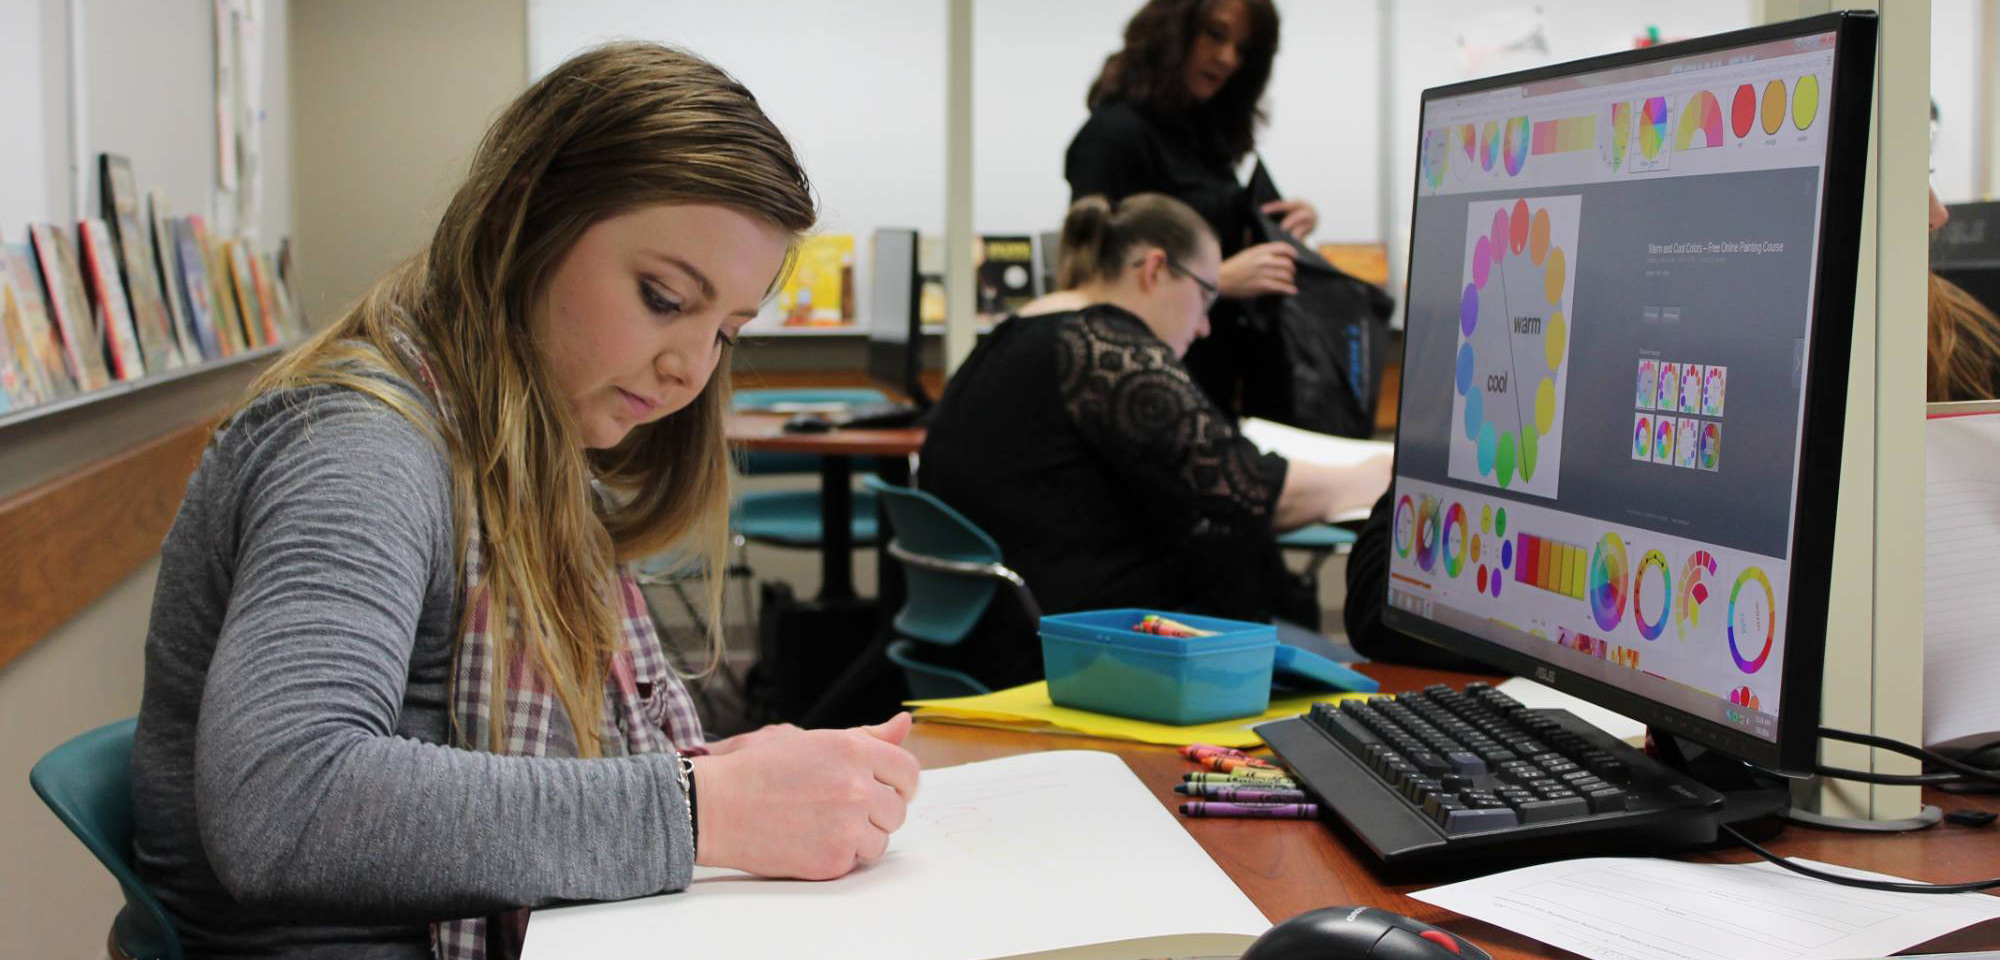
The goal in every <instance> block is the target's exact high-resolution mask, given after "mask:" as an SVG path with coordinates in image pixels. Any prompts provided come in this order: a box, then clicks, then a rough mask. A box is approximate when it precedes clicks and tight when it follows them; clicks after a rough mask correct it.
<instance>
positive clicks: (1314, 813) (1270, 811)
mask: <svg viewBox="0 0 2000 960" xmlns="http://www.w3.org/2000/svg"><path fill="white" fill-rule="evenodd" d="M1181 813H1182V814H1183V815H1185V816H1190V817H1242V818H1245V819H1258V820H1317V819H1319V804H1316V803H1268V804H1255V803H1251V804H1246V803H1217V802H1215V801H1211V800H1195V801H1192V802H1189V803H1183V804H1181Z"/></svg>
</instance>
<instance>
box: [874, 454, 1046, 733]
mask: <svg viewBox="0 0 2000 960" xmlns="http://www.w3.org/2000/svg"><path fill="white" fill-rule="evenodd" d="M867 486H868V487H869V488H870V489H871V490H873V491H874V492H875V494H876V496H878V497H880V498H881V501H882V508H883V509H884V510H885V511H887V512H888V514H889V524H890V526H891V527H892V528H893V529H894V531H895V536H894V538H893V539H891V540H890V541H889V547H888V550H889V555H890V556H891V557H894V558H895V559H896V560H897V561H898V562H900V563H901V564H902V566H903V577H904V580H905V581H906V582H907V584H908V590H907V591H906V594H905V596H904V599H903V606H902V608H901V609H899V610H897V611H896V616H895V618H894V619H893V620H891V621H890V627H891V631H892V634H893V637H892V639H891V640H890V641H889V645H888V647H887V649H886V651H885V652H886V654H887V656H888V658H889V660H890V661H891V662H892V663H894V664H896V665H897V666H899V667H901V668H903V673H904V675H905V676H906V677H908V678H909V681H910V692H911V694H913V695H914V696H916V697H917V698H919V699H929V698H933V697H958V696H967V695H970V694H977V693H987V692H990V691H989V688H988V687H987V686H986V684H984V683H981V682H980V681H979V680H978V679H976V678H974V677H972V676H969V675H967V674H965V673H964V672H962V671H959V670H954V669H951V668H950V667H946V666H941V665H939V664H936V663H933V662H931V661H930V660H929V659H928V658H926V657H925V655H924V654H925V647H932V648H944V647H952V646H956V645H957V644H958V643H960V642H961V641H963V640H964V639H965V638H966V637H968V636H970V635H971V634H972V630H973V627H974V626H976V625H977V624H978V623H979V620H980V617H982V616H984V615H985V613H986V609H987V607H989V606H991V605H992V603H993V597H994V595H996V594H998V593H1000V592H1002V591H1003V590H1004V591H1005V592H1006V593H1007V594H1008V596H1009V597H1010V598H1011V599H1010V602H1011V603H1013V604H1015V605H1016V607H1017V608H1018V609H1019V610H1020V612H1021V613H1023V614H1025V615H1026V622H1027V623H1031V624H1032V623H1036V622H1038V621H1039V620H1040V619H1041V615H1042V614H1041V608H1040V607H1039V606H1037V605H1036V603H1035V597H1034V594H1033V593H1032V592H1030V591H1029V590H1028V584H1027V582H1026V581H1024V580H1022V579H1021V575H1020V574H1018V573H1015V572H1014V571H1012V570H1010V569H1008V568H1007V567H1006V565H1005V564H1003V563H1002V562H1001V557H1000V545H999V544H997V543H994V542H993V538H992V537H989V536H987V535H986V531H984V530H981V529H979V526H978V525H977V524H975V523H973V522H972V521H970V520H967V519H966V518H965V515H964V514H961V513H959V512H958V511H957V510H953V509H952V508H951V507H950V506H949V505H947V504H946V503H945V502H944V501H942V500H939V499H938V498H937V497H934V496H932V495H930V494H928V493H925V492H923V491H921V490H913V489H910V488H908V487H899V486H895V485H893V484H889V483H884V482H882V481H881V480H880V479H878V478H872V477H871V478H869V480H868V481H867Z"/></svg>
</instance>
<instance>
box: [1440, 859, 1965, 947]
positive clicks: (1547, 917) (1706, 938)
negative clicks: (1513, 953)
mask: <svg viewBox="0 0 2000 960" xmlns="http://www.w3.org/2000/svg"><path fill="white" fill-rule="evenodd" d="M1798 862H1799V863H1802V864H1806V865H1808V866H1814V867H1818V868H1819V869H1822V870H1826V871H1830V872H1834V873H1840V874H1843V875H1847V876H1852V877H1859V878H1865V879H1872V880H1896V879H1898V878H1896V877H1888V876H1884V875H1882V874H1879V873H1867V872H1865V871H1860V870H1849V869H1846V868H1844V867H1835V866H1830V865H1827V864H1822V863H1815V862H1813V861H1810V860H1799V861H1798ZM1411 896H1412V897H1415V898H1416V899H1418V900H1422V901H1424V902H1425V903H1429V904H1434V905H1436V906H1440V907H1443V908H1445V909H1447V910H1451V911H1454V912H1456V913H1460V914H1463V915H1465V916H1468V917H1473V918H1475V919H1479V920H1484V921H1486V922H1487V923H1491V924H1493V925H1495V926H1498V927H1504V928H1506V929H1508V930H1512V931H1514V932H1516V933H1520V934H1525V935H1527V936H1529V937H1533V938H1535V939H1536V940H1540V941H1541V942H1543V943H1546V944H1549V945H1550V946H1555V947H1560V948H1562V949H1564V950H1569V951H1573V952H1575V953H1578V954H1582V955H1583V956H1586V957H1590V958H1592V960H1842V958H1848V957H1867V956H1884V955H1886V954H1890V953H1894V952H1896V951H1898V950H1902V949H1906V948H1908V947H1911V946H1914V945H1916V944H1919V943H1923V942H1924V941H1926V940H1931V939H1934V938H1936V937H1940V936H1943V935H1944V934H1947V933H1950V932H1952V931H1953V930H1957V929H1960V928H1962V927H1967V926H1971V925H1972V924H1975V923H1979V922H1981V921H1985V920H1992V919H1995V918H2000V897H1991V896H1987V895H1984V894H1977V893H1966V894H1956V895H1949V896H1941V895H1935V894H1920V893H1883V892H1880V891H1874V890H1862V889H1858V888H1855V887H1845V886H1840V885H1838V884H1834V883H1829V882H1826V881H1823V880H1814V879H1811V878H1809V877H1802V876H1798V875H1796V874H1792V873H1788V872H1786V871H1785V870H1783V869H1781V868H1779V867H1777V866H1774V865H1772V864H1768V863H1746V864H1713V863H1682V862H1679V861H1674V860H1653V859H1636V858H1634V859H1628V858H1613V857H1600V858H1591V859H1583V860H1565V861H1561V862H1558V863H1549V864H1541V865H1539V866H1533V867H1524V868H1522V869H1519V870H1510V871H1507V872H1505V873H1498V874H1494V875H1493V876H1490V877H1481V878H1479V879H1476V880H1465V881H1462V882H1459V883H1454V884H1450V885H1447V886H1442V887H1434V888H1432V889H1430V890H1425V891H1422V892H1420V893H1413V894H1411Z"/></svg>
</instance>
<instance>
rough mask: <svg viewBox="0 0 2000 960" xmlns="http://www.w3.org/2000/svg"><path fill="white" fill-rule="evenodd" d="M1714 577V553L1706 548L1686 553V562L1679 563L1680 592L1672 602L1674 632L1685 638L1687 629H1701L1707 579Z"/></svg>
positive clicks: (1706, 597) (1705, 602) (1697, 630)
mask: <svg viewBox="0 0 2000 960" xmlns="http://www.w3.org/2000/svg"><path fill="white" fill-rule="evenodd" d="M1714 577H1715V555H1714V554H1711V553H1709V552H1708V551H1706V550H1696V551H1695V552H1693V553H1691V554H1688V558H1687V562H1686V563H1683V564H1681V576H1680V579H1679V580H1677V581H1675V582H1676V583H1678V584H1679V585H1680V592H1679V593H1677V594H1676V595H1675V602H1674V634H1675V636H1678V637H1679V638H1680V639H1682V640H1686V639H1687V635H1688V631H1689V630H1694V631H1696V632H1697V633H1699V632H1700V630H1701V611H1702V608H1703V607H1705V606H1707V605H1708V597H1709V587H1708V581H1709V580H1711V579H1713V578H1714Z"/></svg>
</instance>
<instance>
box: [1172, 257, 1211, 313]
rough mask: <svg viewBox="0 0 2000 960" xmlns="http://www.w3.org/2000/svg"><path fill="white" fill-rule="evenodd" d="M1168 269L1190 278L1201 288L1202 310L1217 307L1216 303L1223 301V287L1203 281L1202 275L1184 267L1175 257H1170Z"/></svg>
mask: <svg viewBox="0 0 2000 960" xmlns="http://www.w3.org/2000/svg"><path fill="white" fill-rule="evenodd" d="M1167 269H1169V270H1172V271H1173V272H1175V273H1178V274H1180V275H1181V276H1183V277H1186V278H1188V279H1189V280H1193V281H1194V282H1195V286H1198V287H1200V288H1201V308H1202V309H1203V310H1207V309H1208V308H1210V307H1213V306H1215V301H1217V300H1220V299H1222V288H1221V287H1218V286H1216V285H1215V284H1213V283H1211V282H1209V281H1207V280H1204V279H1202V277H1201V275H1200V274H1198V273H1196V272H1194V271H1193V270H1189V269H1188V268H1187V267H1185V266H1182V265H1181V262H1180V261H1179V260H1175V259H1174V258H1173V257H1168V258H1167Z"/></svg>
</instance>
